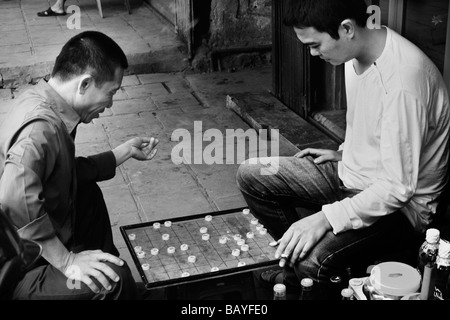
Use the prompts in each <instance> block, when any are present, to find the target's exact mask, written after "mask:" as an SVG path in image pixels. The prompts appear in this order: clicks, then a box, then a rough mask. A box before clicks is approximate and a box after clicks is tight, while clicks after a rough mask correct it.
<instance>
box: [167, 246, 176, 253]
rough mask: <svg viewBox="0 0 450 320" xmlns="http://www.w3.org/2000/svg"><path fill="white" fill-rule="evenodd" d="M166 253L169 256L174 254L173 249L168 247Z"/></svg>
mask: <svg viewBox="0 0 450 320" xmlns="http://www.w3.org/2000/svg"><path fill="white" fill-rule="evenodd" d="M167 253H169V254H172V253H175V247H168V248H167Z"/></svg>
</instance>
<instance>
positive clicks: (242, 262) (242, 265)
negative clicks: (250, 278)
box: [238, 261, 247, 267]
mask: <svg viewBox="0 0 450 320" xmlns="http://www.w3.org/2000/svg"><path fill="white" fill-rule="evenodd" d="M246 265H247V264H246V263H245V262H244V261H239V263H238V267H244V266H246Z"/></svg>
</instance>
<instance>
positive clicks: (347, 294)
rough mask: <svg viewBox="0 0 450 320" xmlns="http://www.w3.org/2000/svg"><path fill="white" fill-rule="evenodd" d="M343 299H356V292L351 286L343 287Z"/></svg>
mask: <svg viewBox="0 0 450 320" xmlns="http://www.w3.org/2000/svg"><path fill="white" fill-rule="evenodd" d="M341 297H342V298H341V300H355V298H354V292H353V290H352V289H350V288H345V289H342V291H341Z"/></svg>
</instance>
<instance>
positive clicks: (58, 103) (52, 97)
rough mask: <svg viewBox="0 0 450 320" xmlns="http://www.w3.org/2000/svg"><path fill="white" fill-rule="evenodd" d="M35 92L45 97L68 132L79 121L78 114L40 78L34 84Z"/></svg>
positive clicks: (70, 131) (71, 130)
mask: <svg viewBox="0 0 450 320" xmlns="http://www.w3.org/2000/svg"><path fill="white" fill-rule="evenodd" d="M34 89H35V91H36V92H37V94H39V95H41V96H42V97H44V98H45V100H46V102H47V103H48V104H49V106H50V107H51V108H52V110H53V111H54V112H55V113H56V114H57V115H58V116H59V117H60V118H61V120H62V122H63V123H64V124H65V126H66V128H67V131H68V132H69V134H71V133H72V132H73V130H74V129H75V128H76V127H77V125H78V124H79V123H80V120H81V118H80V116H79V115H78V113H77V112H76V111H75V110H74V109H73V108H72V106H71V105H69V104H68V103H67V102H66V101H65V100H64V99H63V98H62V97H61V96H60V95H59V94H58V93H57V92H56V91H55V90H54V89H53V88H52V87H51V86H50V85H49V84H48V83H47V81H45V79H41V80H40V81H39V82H38V83H37V84H36V85H35V86H34Z"/></svg>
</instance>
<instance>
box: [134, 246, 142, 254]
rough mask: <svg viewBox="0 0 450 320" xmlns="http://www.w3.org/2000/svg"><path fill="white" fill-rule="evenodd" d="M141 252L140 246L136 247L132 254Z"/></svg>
mask: <svg viewBox="0 0 450 320" xmlns="http://www.w3.org/2000/svg"><path fill="white" fill-rule="evenodd" d="M141 251H142V247H141V246H136V247H134V252H136V253H138V252H141Z"/></svg>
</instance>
